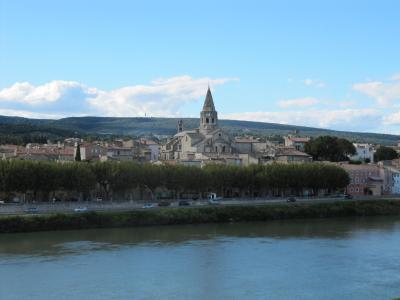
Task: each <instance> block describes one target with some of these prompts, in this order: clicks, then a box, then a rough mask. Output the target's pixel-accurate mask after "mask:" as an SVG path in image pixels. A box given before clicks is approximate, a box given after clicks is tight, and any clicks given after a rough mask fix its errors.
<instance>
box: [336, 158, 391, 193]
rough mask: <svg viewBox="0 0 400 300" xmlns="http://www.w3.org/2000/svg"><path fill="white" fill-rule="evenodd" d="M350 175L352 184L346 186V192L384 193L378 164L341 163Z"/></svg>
mask: <svg viewBox="0 0 400 300" xmlns="http://www.w3.org/2000/svg"><path fill="white" fill-rule="evenodd" d="M340 167H342V168H343V169H345V170H346V171H347V173H348V174H349V176H350V184H349V185H348V186H347V187H346V193H348V194H350V195H353V196H362V195H375V196H380V195H382V189H383V179H382V178H381V172H380V169H379V167H378V166H376V165H367V164H361V165H354V164H340Z"/></svg>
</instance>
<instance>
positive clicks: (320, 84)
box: [303, 78, 326, 88]
mask: <svg viewBox="0 0 400 300" xmlns="http://www.w3.org/2000/svg"><path fill="white" fill-rule="evenodd" d="M303 83H304V84H305V85H307V86H315V87H318V88H324V87H325V86H326V84H325V82H323V81H321V80H319V79H311V78H306V79H304V80H303Z"/></svg>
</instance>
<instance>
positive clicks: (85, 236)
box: [0, 217, 400, 256]
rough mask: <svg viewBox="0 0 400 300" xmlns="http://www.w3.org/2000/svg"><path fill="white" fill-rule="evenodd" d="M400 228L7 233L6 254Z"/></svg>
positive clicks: (281, 225) (1, 241)
mask: <svg viewBox="0 0 400 300" xmlns="http://www.w3.org/2000/svg"><path fill="white" fill-rule="evenodd" d="M399 229H400V218H399V217H366V218H341V219H321V220H286V221H273V222H263V223H240V224H204V225H179V226H155V227H141V228H118V229H93V230H81V231H57V232H35V233H18V234H1V235H0V255H1V254H3V255H32V256H35V255H36V256H40V255H43V256H48V255H67V254H76V253H83V252H88V251H98V250H112V249H115V248H116V247H121V246H129V245H146V246H151V245H153V246H157V245H163V246H168V245H176V244H184V243H188V244H192V243H194V242H201V241H202V242H212V241H213V240H214V239H216V238H218V240H219V243H223V242H224V239H225V240H226V241H227V242H228V241H229V239H230V238H240V237H246V238H264V239H263V240H262V241H261V242H262V243H271V242H272V240H276V239H291V238H296V239H310V238H320V239H321V238H322V239H348V238H351V237H353V236H354V235H357V234H360V233H362V232H374V231H380V232H382V233H385V232H387V233H388V232H393V231H396V230H397V231H398V230H399ZM271 239H272V240H271ZM337 246H338V247H340V245H337Z"/></svg>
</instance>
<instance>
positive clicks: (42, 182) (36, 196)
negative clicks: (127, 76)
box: [0, 160, 349, 202]
mask: <svg viewBox="0 0 400 300" xmlns="http://www.w3.org/2000/svg"><path fill="white" fill-rule="evenodd" d="M348 183H349V177H348V174H347V173H346V171H344V170H343V169H341V168H339V167H337V166H334V165H327V164H321V163H310V164H289V165H283V164H271V165H266V166H259V165H255V166H249V167H235V166H224V165H209V166H207V167H205V168H202V169H200V168H196V167H185V166H165V165H151V164H139V163H134V162H120V163H117V162H101V163H100V162H99V163H94V164H89V163H84V162H77V163H68V164H58V163H52V162H32V161H16V160H15V161H1V162H0V189H1V199H2V201H6V202H8V201H12V199H13V197H15V195H19V196H21V197H22V198H23V199H26V201H49V200H51V199H55V197H56V196H57V195H60V194H62V195H64V197H62V200H65V199H72V198H73V199H79V200H90V199H95V198H96V195H101V198H102V199H103V200H109V199H111V198H112V199H114V200H119V199H120V200H128V199H132V195H133V194H135V193H136V198H137V199H144V198H146V197H147V199H152V200H154V199H155V198H157V195H160V193H161V191H162V192H164V193H165V192H167V194H168V195H170V196H169V197H170V198H175V199H177V198H181V197H182V195H188V194H191V195H197V197H199V198H200V197H203V196H205V194H207V193H209V192H211V191H213V192H216V193H218V194H219V195H221V196H230V197H232V196H237V197H242V196H246V197H249V196H250V197H253V196H258V197H262V196H268V195H284V194H286V195H289V194H292V195H300V194H304V192H305V191H307V192H308V193H309V194H311V195H312V194H314V195H316V194H318V192H320V191H322V190H323V191H326V190H330V191H337V190H340V189H343V188H344V187H345V186H346V185H348ZM97 197H98V196H97Z"/></svg>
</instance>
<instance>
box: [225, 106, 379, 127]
mask: <svg viewBox="0 0 400 300" xmlns="http://www.w3.org/2000/svg"><path fill="white" fill-rule="evenodd" d="M222 117H223V118H224V119H236V120H246V121H260V122H269V123H280V124H290V125H303V126H312V127H321V128H333V129H339V130H344V129H345V130H361V131H366V130H371V129H375V128H376V127H377V126H376V125H377V124H380V123H381V119H382V115H381V113H380V112H378V111H376V110H374V109H341V110H317V109H312V110H305V111H287V112H243V113H232V114H225V115H222Z"/></svg>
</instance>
